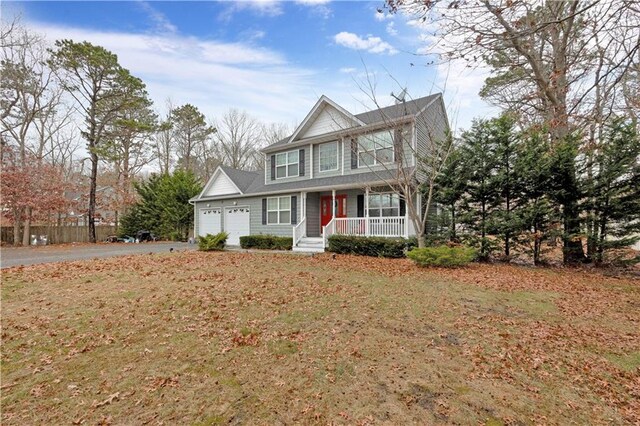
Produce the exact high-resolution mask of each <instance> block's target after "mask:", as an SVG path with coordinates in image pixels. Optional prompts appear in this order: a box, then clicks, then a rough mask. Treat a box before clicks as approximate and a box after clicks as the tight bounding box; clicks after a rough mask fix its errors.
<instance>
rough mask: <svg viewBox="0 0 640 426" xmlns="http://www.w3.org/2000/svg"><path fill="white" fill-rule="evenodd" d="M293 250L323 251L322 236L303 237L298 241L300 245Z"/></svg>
mask: <svg viewBox="0 0 640 426" xmlns="http://www.w3.org/2000/svg"><path fill="white" fill-rule="evenodd" d="M293 251H302V252H307V253H323V252H324V248H322V238H314V237H302V239H301V240H300V241H299V242H298V245H297V246H295V247H294V248H293Z"/></svg>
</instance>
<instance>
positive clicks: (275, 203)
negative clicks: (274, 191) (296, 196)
mask: <svg viewBox="0 0 640 426" xmlns="http://www.w3.org/2000/svg"><path fill="white" fill-rule="evenodd" d="M267 224H269V225H278V224H280V225H285V224H286V225H290V224H291V197H273V198H267Z"/></svg>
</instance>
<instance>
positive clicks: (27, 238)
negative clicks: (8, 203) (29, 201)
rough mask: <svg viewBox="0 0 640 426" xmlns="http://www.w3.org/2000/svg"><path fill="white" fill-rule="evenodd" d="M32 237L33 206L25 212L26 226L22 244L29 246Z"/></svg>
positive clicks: (23, 231)
mask: <svg viewBox="0 0 640 426" xmlns="http://www.w3.org/2000/svg"><path fill="white" fill-rule="evenodd" d="M30 238H31V207H27V208H26V209H25V212H24V228H23V230H22V245H23V246H28V245H29V243H30Z"/></svg>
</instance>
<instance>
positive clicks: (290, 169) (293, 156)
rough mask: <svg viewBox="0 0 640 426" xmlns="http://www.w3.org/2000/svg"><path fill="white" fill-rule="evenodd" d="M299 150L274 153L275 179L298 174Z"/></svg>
mask: <svg viewBox="0 0 640 426" xmlns="http://www.w3.org/2000/svg"><path fill="white" fill-rule="evenodd" d="M299 163H300V152H299V151H297V150H296V151H289V152H282V153H280V154H276V179H281V178H287V177H294V176H298V175H299V174H300V164H299Z"/></svg>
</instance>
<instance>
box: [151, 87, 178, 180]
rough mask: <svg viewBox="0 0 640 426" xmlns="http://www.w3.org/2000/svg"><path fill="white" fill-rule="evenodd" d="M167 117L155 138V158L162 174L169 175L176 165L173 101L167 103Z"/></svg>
mask: <svg viewBox="0 0 640 426" xmlns="http://www.w3.org/2000/svg"><path fill="white" fill-rule="evenodd" d="M165 109H166V111H167V113H166V115H165V116H164V117H163V118H161V119H160V123H159V126H158V129H157V131H156V135H155V138H154V141H155V144H154V148H155V157H156V160H157V161H158V167H159V168H160V173H161V174H165V175H168V174H169V173H171V170H172V168H173V165H174V164H175V161H176V159H175V142H174V140H173V125H172V123H171V111H173V103H172V102H171V99H167V100H166V102H165Z"/></svg>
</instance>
